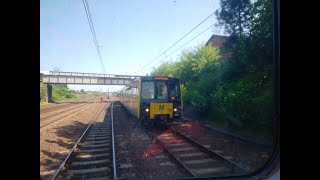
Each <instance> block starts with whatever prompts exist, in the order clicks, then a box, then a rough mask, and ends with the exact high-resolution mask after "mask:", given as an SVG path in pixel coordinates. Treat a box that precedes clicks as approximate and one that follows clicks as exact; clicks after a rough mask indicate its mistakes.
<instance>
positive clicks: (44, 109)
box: [40, 98, 100, 115]
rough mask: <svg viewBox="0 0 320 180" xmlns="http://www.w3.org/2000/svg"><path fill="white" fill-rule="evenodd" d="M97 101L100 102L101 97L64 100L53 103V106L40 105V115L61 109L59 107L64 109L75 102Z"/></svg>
mask: <svg viewBox="0 0 320 180" xmlns="http://www.w3.org/2000/svg"><path fill="white" fill-rule="evenodd" d="M95 102H100V99H97V98H91V99H87V100H84V101H79V102H64V103H61V104H57V105H52V106H49V107H40V115H42V114H46V113H49V112H52V111H56V110H59V109H64V108H67V107H69V106H73V105H75V104H81V103H95Z"/></svg>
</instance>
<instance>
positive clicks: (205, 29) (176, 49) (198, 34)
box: [156, 24, 214, 65]
mask: <svg viewBox="0 0 320 180" xmlns="http://www.w3.org/2000/svg"><path fill="white" fill-rule="evenodd" d="M213 26H214V24H213V25H211V26H209V27H208V28H207V29H205V30H204V31H202V32H201V33H199V34H198V35H197V36H195V37H194V38H192V39H191V40H189V41H188V42H186V43H185V44H183V45H182V46H180V47H179V48H178V49H176V50H174V51H173V52H171V53H170V54H169V55H167V56H166V57H165V58H163V59H161V60H160V61H159V63H157V64H156V65H158V64H160V63H162V62H163V60H164V59H166V58H167V57H170V56H171V55H172V54H173V53H175V52H177V51H178V50H180V49H181V48H183V47H184V46H185V45H187V44H189V43H190V42H191V41H193V40H195V39H196V38H197V37H199V36H200V35H201V34H203V33H205V32H206V31H208V30H209V29H210V28H211V27H213Z"/></svg>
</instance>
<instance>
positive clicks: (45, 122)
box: [40, 104, 92, 130]
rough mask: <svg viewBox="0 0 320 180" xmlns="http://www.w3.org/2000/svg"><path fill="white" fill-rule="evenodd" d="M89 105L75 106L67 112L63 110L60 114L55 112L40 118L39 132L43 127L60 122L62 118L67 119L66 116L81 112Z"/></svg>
mask: <svg viewBox="0 0 320 180" xmlns="http://www.w3.org/2000/svg"><path fill="white" fill-rule="evenodd" d="M91 105H92V104H81V105H80V106H76V107H73V108H71V109H67V110H64V111H62V112H57V113H55V114H52V115H49V116H46V117H43V118H40V130H41V129H42V128H44V127H45V126H48V125H49V124H52V123H54V122H56V121H59V120H61V119H62V118H64V117H67V116H69V115H72V114H74V113H76V112H79V111H81V110H83V109H85V108H88V107H89V106H91ZM70 110H74V111H70ZM60 115H62V116H60ZM56 116H58V118H55V119H53V120H50V119H51V118H53V117H56Z"/></svg>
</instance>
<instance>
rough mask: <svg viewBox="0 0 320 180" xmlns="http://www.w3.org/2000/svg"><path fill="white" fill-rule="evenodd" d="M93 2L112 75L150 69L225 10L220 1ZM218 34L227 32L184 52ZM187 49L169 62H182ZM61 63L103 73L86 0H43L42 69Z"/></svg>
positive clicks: (63, 66)
mask: <svg viewBox="0 0 320 180" xmlns="http://www.w3.org/2000/svg"><path fill="white" fill-rule="evenodd" d="M88 3H89V7H90V11H91V16H92V21H93V24H94V28H95V33H96V36H97V40H98V43H99V45H100V46H101V48H100V51H101V55H102V59H103V62H104V65H105V70H106V73H107V74H128V75H145V74H146V73H150V72H151V70H152V67H155V66H157V65H159V61H160V60H162V59H163V58H164V57H165V56H166V55H168V54H170V53H171V52H173V51H174V50H175V49H177V48H179V47H180V46H182V45H183V44H185V43H186V42H188V41H189V40H191V39H192V38H193V37H195V36H196V35H198V34H199V33H200V32H202V31H203V30H205V29H207V28H208V27H209V26H210V25H212V24H214V23H216V17H215V16H211V17H210V18H209V19H208V20H207V21H206V22H204V23H203V24H201V25H200V26H199V27H198V28H197V29H195V30H194V31H193V32H192V33H191V34H189V35H188V36H186V37H185V38H184V39H183V40H182V41H180V42H179V43H178V44H176V46H174V47H173V48H172V49H170V50H169V51H168V52H167V53H166V55H164V56H162V57H160V58H159V59H157V60H156V61H155V62H154V63H152V64H151V65H149V66H147V67H146V68H144V69H143V70H141V71H139V72H137V71H138V70H139V69H141V68H142V67H143V66H145V65H146V64H149V63H150V62H151V61H152V60H153V59H154V58H156V57H157V56H159V55H160V54H162V53H163V52H164V51H165V50H166V49H167V48H169V47H170V46H171V45H172V44H173V43H175V42H176V41H177V40H178V39H180V38H181V37H182V36H184V35H185V34H186V33H187V32H189V31H190V30H191V29H192V28H193V27H195V26H196V25H198V24H199V23H200V22H201V21H202V20H204V19H205V18H206V17H207V16H208V15H210V14H211V13H212V12H214V11H215V10H216V9H217V8H219V0H201V1H200V0H88ZM213 33H214V34H218V33H219V34H221V33H222V31H220V32H216V30H215V29H214V28H211V29H209V30H208V31H206V32H205V33H203V34H202V35H201V36H199V37H198V38H196V39H195V40H193V41H192V42H190V43H189V44H188V45H186V46H185V47H184V48H182V49H181V50H183V49H187V48H190V47H194V46H196V45H199V44H201V43H205V42H206V41H207V40H208V39H209V38H210V36H211V35H212V34H213ZM181 50H179V51H177V52H176V53H174V54H172V55H171V56H170V57H168V58H167V59H164V60H163V61H169V60H177V58H178V56H179V54H180V53H181ZM55 67H56V68H59V69H60V70H61V71H67V72H88V73H103V72H102V68H101V64H100V61H99V57H98V53H97V51H96V48H95V44H94V41H93V38H92V34H91V32H90V27H89V24H88V20H87V17H86V13H85V10H84V6H83V2H82V0H54V1H52V0H41V1H40V70H53V69H54V68H55ZM136 72H137V73H136ZM69 87H70V88H72V89H81V88H84V89H87V90H100V89H102V91H105V90H106V89H108V87H107V86H76V85H70V86H69ZM110 88H114V89H119V88H120V87H117V88H116V87H109V89H110Z"/></svg>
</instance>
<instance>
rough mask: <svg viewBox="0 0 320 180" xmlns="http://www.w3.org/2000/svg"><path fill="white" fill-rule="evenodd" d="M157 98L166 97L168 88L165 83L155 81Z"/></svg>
mask: <svg viewBox="0 0 320 180" xmlns="http://www.w3.org/2000/svg"><path fill="white" fill-rule="evenodd" d="M157 99H168V90H167V85H166V83H165V82H164V81H163V82H157Z"/></svg>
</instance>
